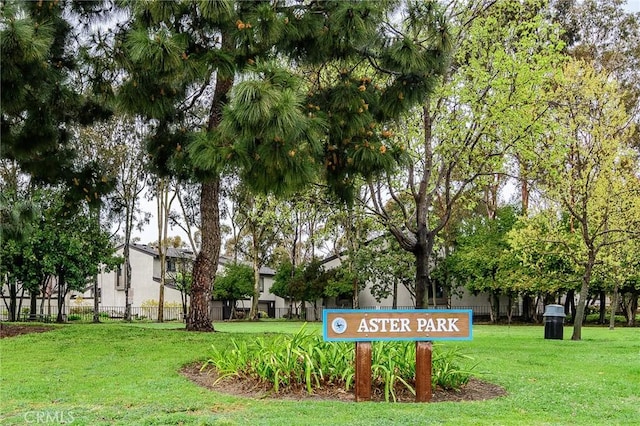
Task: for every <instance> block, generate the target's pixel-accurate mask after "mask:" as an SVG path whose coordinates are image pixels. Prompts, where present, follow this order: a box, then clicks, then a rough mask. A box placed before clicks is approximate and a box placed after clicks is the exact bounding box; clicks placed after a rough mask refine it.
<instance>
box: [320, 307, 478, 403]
mask: <svg viewBox="0 0 640 426" xmlns="http://www.w3.org/2000/svg"><path fill="white" fill-rule="evenodd" d="M322 324H323V325H322V330H323V332H322V333H323V337H324V340H326V341H329V342H355V343H356V361H355V363H356V377H355V386H356V392H355V393H356V401H369V400H371V342H372V341H381V340H388V341H396V340H405V341H406V340H409V341H415V342H416V402H428V401H430V400H431V396H432V389H431V370H432V362H431V359H432V349H433V348H432V343H431V342H432V341H434V340H471V338H472V327H473V321H472V312H471V310H469V309H413V310H382V309H380V310H378V309H375V310H374V309H325V310H324V312H323V321H322Z"/></svg>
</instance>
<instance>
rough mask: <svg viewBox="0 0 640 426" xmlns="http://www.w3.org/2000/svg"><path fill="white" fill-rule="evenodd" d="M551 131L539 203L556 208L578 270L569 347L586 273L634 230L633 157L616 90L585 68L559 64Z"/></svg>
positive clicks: (579, 318)
mask: <svg viewBox="0 0 640 426" xmlns="http://www.w3.org/2000/svg"><path fill="white" fill-rule="evenodd" d="M555 95H556V97H557V103H558V107H557V108H556V109H555V110H554V116H555V118H556V120H557V122H558V124H559V126H558V127H557V128H556V129H555V133H554V134H553V135H552V137H551V138H550V140H549V143H548V144H547V145H546V146H545V147H544V150H543V151H542V152H540V161H541V164H544V167H545V168H546V172H545V174H544V176H542V177H541V179H542V180H543V182H544V190H545V195H546V196H547V197H548V198H549V199H551V200H553V201H554V202H555V203H557V204H556V205H559V206H562V209H565V210H566V212H567V214H568V215H569V218H570V230H571V231H572V232H575V234H576V238H577V241H578V243H579V244H578V245H576V246H574V247H569V248H570V252H571V253H572V256H573V258H574V261H575V262H576V264H578V265H580V268H581V270H582V273H581V275H582V280H581V281H582V282H581V286H580V293H579V299H578V304H577V306H576V318H575V321H574V328H573V335H572V339H573V340H581V338H582V323H583V320H584V313H585V307H586V301H587V296H588V294H589V290H590V287H591V282H592V277H593V272H594V267H595V266H596V264H598V263H600V262H601V261H602V254H603V249H604V248H605V247H607V246H610V245H615V244H619V243H621V242H623V241H625V240H627V239H628V238H630V237H632V236H633V235H635V232H636V231H637V229H638V228H639V226H640V225H639V224H640V221H639V219H640V215H638V209H637V203H638V202H637V199H638V194H639V192H638V190H639V187H638V181H637V170H638V163H637V154H635V153H633V152H632V151H630V150H629V135H630V134H631V131H632V129H631V128H630V119H629V116H628V115H627V113H626V111H625V108H624V104H623V102H622V99H621V90H620V88H619V86H618V84H617V83H616V82H615V81H612V80H610V79H609V78H608V76H607V75H605V74H603V73H599V72H597V71H596V70H595V69H594V67H593V65H592V64H591V63H589V62H585V61H581V60H573V61H570V62H569V63H567V65H566V66H565V68H564V73H563V76H562V78H561V79H559V80H558V85H557V89H556V93H555Z"/></svg>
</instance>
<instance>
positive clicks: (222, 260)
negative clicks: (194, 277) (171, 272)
mask: <svg viewBox="0 0 640 426" xmlns="http://www.w3.org/2000/svg"><path fill="white" fill-rule="evenodd" d="M123 246H124V244H123V245H120V246H119V247H118V248H121V247H123ZM129 247H130V248H132V249H135V250H138V251H140V252H142V253H146V254H148V255H150V256H154V257H156V256H158V255H159V254H158V249H157V248H155V247H152V246H149V245H147V244H136V243H131V244H129ZM167 257H169V258H175V259H193V258H195V255H194V253H193V251H191V250H190V249H183V248H175V247H169V248H168V249H167ZM231 262H233V259H231V258H230V257H227V256H220V257H219V259H218V264H219V265H225V264H226V263H231ZM275 274H276V271H275V270H273V269H271V268H269V267H267V266H261V267H260V275H270V276H273V275H275Z"/></svg>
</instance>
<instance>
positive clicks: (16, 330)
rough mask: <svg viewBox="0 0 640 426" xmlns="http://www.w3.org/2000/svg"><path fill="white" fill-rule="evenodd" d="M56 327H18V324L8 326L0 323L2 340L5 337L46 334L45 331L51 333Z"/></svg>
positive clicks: (0, 337)
mask: <svg viewBox="0 0 640 426" xmlns="http://www.w3.org/2000/svg"><path fill="white" fill-rule="evenodd" d="M53 329H54V327H47V326H43V325H18V324H6V323H0V339H4V338H5V337H14V336H20V335H22V334H29V333H44V332H45V331H51V330H53Z"/></svg>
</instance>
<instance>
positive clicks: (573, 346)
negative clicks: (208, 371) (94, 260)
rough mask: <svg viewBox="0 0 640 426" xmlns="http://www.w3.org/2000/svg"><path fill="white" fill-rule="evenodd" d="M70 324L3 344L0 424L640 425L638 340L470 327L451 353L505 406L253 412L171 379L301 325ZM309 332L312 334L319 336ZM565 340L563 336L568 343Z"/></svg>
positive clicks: (309, 406)
mask: <svg viewBox="0 0 640 426" xmlns="http://www.w3.org/2000/svg"><path fill="white" fill-rule="evenodd" d="M175 327H180V328H181V327H182V326H181V325H180V324H171V323H169V324H161V325H158V324H144V323H137V324H131V325H126V324H98V325H92V324H74V325H64V326H58V327H57V328H56V330H55V331H53V332H48V333H42V334H30V335H23V336H20V337H15V338H9V339H2V340H0V355H1V358H0V359H1V364H0V404H1V405H0V413H1V414H0V423H1V424H3V425H13V424H15V425H22V424H28V423H33V424H36V423H38V422H39V423H40V424H42V423H45V422H47V421H48V422H49V423H48V424H56V423H62V422H66V423H67V424H69V423H71V424H76V425H174V424H176V425H177V424H182V425H243V426H244V425H252V426H253V425H263V424H266V425H284V424H287V425H340V424H345V425H385V424H389V425H391V424H398V425H425V424H452V425H485V424H496V425H503V424H506V425H510V424H513V425H522V424H527V425H564V424H574V425H615V424H619V425H628V424H640V329H631V328H617V329H616V330H614V331H609V330H608V329H606V328H591V327H589V328H586V329H584V330H583V337H584V340H583V341H580V342H573V341H570V340H563V341H559V340H545V339H543V336H544V330H543V328H542V327H541V326H537V327H532V326H531V327H529V326H520V327H507V326H476V327H474V338H473V341H470V342H458V343H455V344H454V343H448V344H446V345H445V344H442V345H444V346H459V347H461V348H462V350H463V352H464V353H466V354H468V355H471V356H473V357H474V358H475V361H476V362H478V363H479V366H478V367H477V371H478V372H479V373H480V372H481V373H482V378H484V379H485V380H489V381H491V382H494V383H497V384H500V385H502V386H504V387H505V388H506V389H507V391H508V393H509V395H508V396H506V397H503V398H499V399H495V400H490V401H478V402H462V403H433V404H393V403H358V404H356V403H344V402H342V403H340V402H333V401H324V402H318V401H303V402H300V401H274V400H266V399H264V400H252V399H247V398H240V397H232V396H227V395H222V394H218V393H215V392H211V391H208V390H206V389H203V388H200V387H198V386H197V385H194V384H192V383H191V382H189V381H188V380H187V379H185V378H184V377H182V376H181V375H180V374H178V369H179V368H180V367H181V366H182V365H184V364H187V363H190V362H193V361H196V360H203V359H205V358H206V356H207V352H208V348H209V347H210V345H212V344H215V345H217V346H219V347H221V348H224V346H225V345H228V344H229V342H230V339H231V337H234V338H236V339H249V340H251V339H254V338H255V336H256V335H257V334H259V335H262V334H264V333H267V332H287V333H289V332H295V331H297V330H298V329H299V328H300V323H287V322H275V321H270V322H260V323H241V322H239V323H219V324H216V328H217V329H218V330H219V331H220V332H219V333H214V334H201V333H187V332H186V331H183V330H182V329H176V328H175ZM308 328H309V329H317V330H320V325H319V324H309V326H308ZM570 335H571V331H570V329H569V328H566V329H565V338H567V337H568V336H570Z"/></svg>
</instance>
